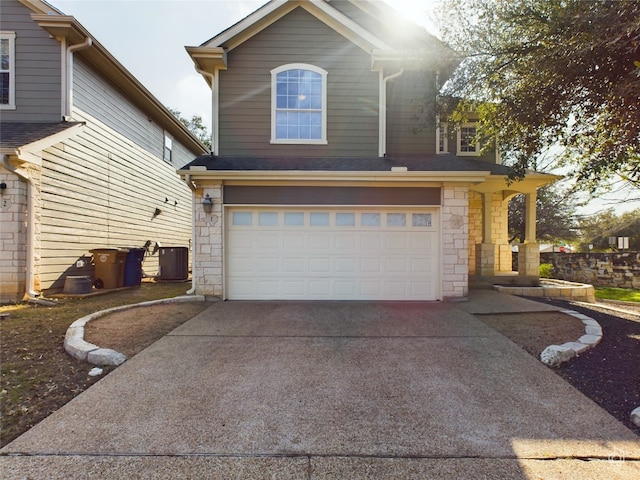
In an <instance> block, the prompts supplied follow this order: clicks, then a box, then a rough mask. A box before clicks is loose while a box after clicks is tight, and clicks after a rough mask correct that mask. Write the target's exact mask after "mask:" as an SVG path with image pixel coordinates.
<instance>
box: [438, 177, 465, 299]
mask: <svg viewBox="0 0 640 480" xmlns="http://www.w3.org/2000/svg"><path fill="white" fill-rule="evenodd" d="M468 243H469V189H468V187H466V186H455V185H453V186H447V185H445V186H444V189H443V199H442V297H443V299H456V298H464V297H466V296H467V295H468V294H469V259H468V253H467V252H468V249H469V245H468Z"/></svg>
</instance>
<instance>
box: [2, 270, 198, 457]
mask: <svg viewBox="0 0 640 480" xmlns="http://www.w3.org/2000/svg"><path fill="white" fill-rule="evenodd" d="M190 287H191V283H145V282H143V283H142V285H141V286H140V287H139V288H133V289H126V290H121V291H113V292H108V293H106V294H104V295H99V296H91V297H84V298H63V299H60V302H59V303H58V304H57V305H55V306H43V305H30V304H20V305H5V306H0V314H3V315H2V317H0V352H1V355H2V357H1V358H0V361H1V362H2V375H1V381H0V413H1V422H0V446H4V445H6V444H7V443H8V442H9V441H11V440H12V439H13V438H15V437H17V436H18V435H19V434H21V433H23V432H24V431H25V430H27V429H28V428H30V427H32V426H33V425H35V424H36V423H38V422H39V421H40V420H42V419H43V418H44V417H46V416H47V415H49V414H50V413H53V412H54V411H55V410H57V409H58V408H60V407H61V406H62V405H64V404H65V403H67V402H68V401H69V400H71V398H73V397H74V396H75V395H77V394H79V393H80V392H82V391H83V390H85V389H86V388H88V387H89V386H90V385H92V384H93V383H95V382H96V381H97V380H98V379H99V378H100V377H89V376H88V375H87V373H88V372H89V370H90V369H91V368H93V365H91V364H89V363H87V362H82V361H80V360H76V359H75V358H72V357H71V356H70V355H69V354H67V352H65V350H64V347H63V341H64V336H65V333H66V331H67V327H69V325H71V324H72V323H73V322H74V321H75V320H77V319H78V318H80V317H83V316H85V315H88V314H89V313H93V312H96V311H98V310H104V309H106V308H110V307H115V306H119V305H129V304H135V303H140V302H144V301H147V300H158V299H162V298H169V297H175V296H178V295H184V293H185V292H186V291H187V290H188V289H189V288H190ZM162 334H164V333H163V332H161V333H160V335H162ZM112 369H113V367H106V368H105V373H107V372H108V371H110V370H112Z"/></svg>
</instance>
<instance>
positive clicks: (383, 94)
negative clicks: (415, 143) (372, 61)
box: [378, 68, 404, 157]
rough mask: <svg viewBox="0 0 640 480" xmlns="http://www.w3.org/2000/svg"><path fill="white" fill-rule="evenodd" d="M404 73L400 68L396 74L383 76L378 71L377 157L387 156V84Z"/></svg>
mask: <svg viewBox="0 0 640 480" xmlns="http://www.w3.org/2000/svg"><path fill="white" fill-rule="evenodd" d="M403 73H404V68H401V69H400V71H398V72H396V73H392V74H390V75H387V76H386V77H384V76H383V72H382V71H380V100H379V103H380V106H379V109H380V113H379V115H380V121H379V131H378V138H379V143H378V156H379V157H385V156H386V155H387V83H389V82H390V81H391V80H395V79H396V78H398V77H399V76H400V75H402V74H403Z"/></svg>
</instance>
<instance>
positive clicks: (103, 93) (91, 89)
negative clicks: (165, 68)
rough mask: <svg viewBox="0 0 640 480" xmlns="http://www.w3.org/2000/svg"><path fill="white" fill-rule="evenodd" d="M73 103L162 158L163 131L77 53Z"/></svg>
mask: <svg viewBox="0 0 640 480" xmlns="http://www.w3.org/2000/svg"><path fill="white" fill-rule="evenodd" d="M73 104H74V106H75V107H78V108H79V109H80V110H83V111H85V112H87V113H88V114H89V115H92V116H93V117H95V118H99V119H100V120H101V121H103V122H104V123H105V124H106V125H108V126H109V127H110V128H112V129H113V130H115V131H116V132H118V133H120V134H121V135H124V136H125V137H127V138H129V139H130V140H132V141H133V142H135V143H136V144H138V145H140V146H141V147H142V148H144V149H145V150H147V151H149V152H150V153H152V154H153V155H156V156H158V157H160V158H162V153H163V148H164V130H163V129H162V128H161V127H160V126H158V125H156V124H155V123H153V122H152V121H150V120H149V117H148V116H147V115H146V114H145V113H144V112H142V111H141V110H140V109H139V108H137V107H136V106H135V105H134V104H133V102H131V101H130V100H128V99H127V98H125V97H123V95H122V94H121V93H120V92H119V91H118V90H116V89H115V88H114V87H113V86H112V85H111V84H110V83H108V82H107V81H106V80H105V79H104V78H102V77H101V76H100V74H99V73H97V72H96V71H95V70H94V69H93V68H91V66H90V65H89V64H87V63H86V62H85V61H84V60H82V59H81V58H80V57H78V56H77V55H76V57H75V59H74V72H73Z"/></svg>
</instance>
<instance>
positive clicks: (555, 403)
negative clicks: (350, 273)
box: [0, 290, 640, 479]
mask: <svg viewBox="0 0 640 480" xmlns="http://www.w3.org/2000/svg"><path fill="white" fill-rule="evenodd" d="M549 309H551V310H553V309H555V308H554V307H550V306H547V305H543V304H540V303H536V302H530V301H528V300H525V299H522V298H518V297H513V296H509V295H504V294H499V293H497V292H492V291H484V290H479V291H475V292H473V294H472V296H471V299H470V301H469V302H465V303H456V304H451V303H449V304H442V303H370V302H363V303H359V302H335V303H332V302H324V303H319V302H225V303H217V304H213V305H211V307H209V308H208V309H207V310H205V311H204V312H202V313H201V314H199V315H198V316H196V317H194V318H193V319H192V320H190V321H189V322H187V323H185V324H184V325H182V326H181V327H179V328H177V329H176V330H174V331H173V332H172V333H171V334H169V335H167V336H166V337H164V338H162V339H161V340H159V341H158V342H156V343H155V344H153V345H152V346H150V347H149V348H147V349H146V350H144V351H143V352H141V353H139V354H138V355H136V356H135V357H133V358H132V359H130V360H128V361H127V362H125V363H124V364H123V365H121V366H120V367H118V368H117V369H116V370H115V371H114V372H112V373H111V374H109V375H108V376H107V377H105V378H104V379H102V380H101V381H100V382H98V383H97V384H95V385H94V386H92V387H91V388H90V389H88V390H87V391H86V392H84V393H83V394H81V395H80V396H78V397H76V398H75V399H74V400H73V401H71V402H70V403H69V404H67V405H66V406H65V407H63V408H62V409H60V410H59V411H58V412H56V413H55V414H53V415H51V416H50V417H48V418H47V419H45V420H44V421H43V422H41V423H40V424H38V425H36V426H35V427H34V428H32V429H31V430H30V431H28V432H27V433H25V434H24V435H22V436H21V437H19V438H18V439H16V440H15V441H14V442H12V443H11V444H9V445H8V446H6V447H5V448H4V449H3V450H2V453H4V454H5V455H6V454H9V455H8V456H3V457H0V472H1V474H2V477H3V478H89V477H91V478H278V479H281V478H296V479H298V478H299V479H316V478H350V479H355V478H376V479H377V478H402V479H406V478H523V479H524V478H526V479H529V478H531V479H533V478H536V479H537V478H575V479H578V478H580V479H582V478H603V479H604V478H606V479H616V478H621V479H622V478H638V476H640V438H639V437H638V436H636V435H635V434H634V433H633V432H631V431H630V430H628V429H626V428H625V427H624V426H623V425H622V424H620V423H619V422H618V421H616V420H615V419H614V418H613V417H611V416H610V415H609V414H608V413H606V412H605V411H604V410H602V409H601V408H599V407H598V406H597V405H595V404H594V403H593V402H591V401H590V400H589V399H587V398H586V397H584V396H583V395H582V394H580V393H579V392H578V391H576V390H575V389H574V388H573V387H571V386H570V385H568V384H567V383H566V382H564V381H563V380H562V379H561V378H560V377H559V376H557V375H556V374H555V373H553V372H552V371H550V370H549V369H548V368H547V367H545V366H544V365H542V364H541V363H540V362H539V361H538V360H537V359H535V358H533V357H531V356H530V355H528V354H527V353H526V352H524V351H523V350H522V349H520V348H519V347H517V346H516V345H515V344H513V343H512V342H510V341H509V340H508V339H506V338H505V337H503V336H502V335H500V334H498V333H497V332H495V331H494V330H492V329H491V328H489V327H487V326H486V325H485V324H483V323H482V322H481V321H479V320H478V319H477V318H476V317H474V316H473V313H500V312H510V313H514V312H531V311H540V310H549Z"/></svg>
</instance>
